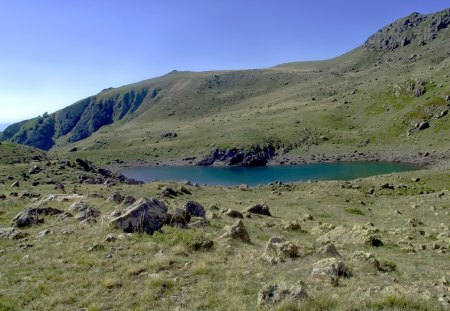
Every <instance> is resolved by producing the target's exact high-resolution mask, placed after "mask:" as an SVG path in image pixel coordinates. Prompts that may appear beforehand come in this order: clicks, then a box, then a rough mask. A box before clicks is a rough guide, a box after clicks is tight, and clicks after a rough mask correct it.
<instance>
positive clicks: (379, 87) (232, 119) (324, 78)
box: [0, 9, 450, 162]
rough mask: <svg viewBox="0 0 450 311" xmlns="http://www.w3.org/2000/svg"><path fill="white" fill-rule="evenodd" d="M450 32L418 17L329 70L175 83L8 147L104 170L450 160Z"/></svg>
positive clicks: (103, 95)
mask: <svg viewBox="0 0 450 311" xmlns="http://www.w3.org/2000/svg"><path fill="white" fill-rule="evenodd" d="M449 24H450V9H446V10H444V11H441V12H438V13H435V14H429V15H421V14H418V13H413V14H411V15H409V16H407V17H405V18H402V19H400V20H398V21H396V22H394V23H392V24H390V25H388V26H386V27H384V28H383V29H381V30H379V31H378V32H377V33H375V34H374V35H372V36H371V37H370V38H368V40H367V41H366V42H365V43H364V44H363V45H362V46H360V47H358V48H356V49H354V50H352V51H350V52H348V53H347V54H344V55H342V56H340V57H337V58H334V59H330V60H326V61H318V62H299V63H288V64H282V65H279V66H276V67H273V68H267V69H261V70H240V71H211V72H199V73H193V72H177V71H173V72H171V73H169V74H167V75H165V76H162V77H158V78H154V79H150V80H145V81H142V82H139V83H135V84H131V85H127V86H123V87H120V88H109V89H105V90H103V91H102V92H100V93H99V94H97V95H94V96H91V97H89V98H86V99H83V100H80V101H79V102H77V103H75V104H73V105H71V106H68V107H66V108H64V109H62V110H59V111H57V112H55V113H52V114H45V115H43V116H41V117H37V118H34V119H31V120H26V121H22V122H19V123H15V124H13V125H10V126H9V127H8V128H7V129H6V130H5V131H4V132H3V133H2V134H1V135H0V140H2V141H5V140H9V141H12V142H16V143H20V144H26V145H30V146H33V147H37V148H40V149H44V150H50V149H51V151H54V152H68V151H69V150H72V151H73V150H77V152H78V153H80V154H83V155H86V156H90V157H94V158H95V157H96V158H97V159H98V160H99V161H105V162H106V161H111V160H114V159H117V158H121V159H128V160H133V161H140V160H148V159H154V160H157V159H161V158H162V159H168V158H173V159H181V158H192V157H196V156H197V157H198V156H203V155H206V154H208V153H209V152H210V151H211V150H212V149H214V148H219V149H226V148H244V149H245V148H256V147H258V146H259V147H261V146H265V145H268V144H270V145H272V146H274V147H275V148H283V150H285V152H288V151H290V150H298V152H330V151H331V152H332V151H333V150H337V148H340V150H343V149H344V150H348V151H350V150H355V149H361V148H363V149H364V148H365V149H366V150H373V151H378V150H390V149H392V148H395V149H399V148H403V149H404V150H420V149H423V148H433V149H436V150H443V149H448V147H449V145H450V144H449V140H448V137H450V135H449V134H450V127H449V123H450V122H449V120H448V115H447V112H445V111H448V102H447V101H446V99H448V98H449V96H450V83H449V81H448V80H449V78H448V75H449V72H450V48H449V47H450V30H449ZM293 40H295V38H293ZM420 122H425V123H426V124H427V125H428V127H426V126H419V123H420ZM419 128H420V129H419ZM175 134H176V135H175Z"/></svg>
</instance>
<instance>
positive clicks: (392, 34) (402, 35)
mask: <svg viewBox="0 0 450 311" xmlns="http://www.w3.org/2000/svg"><path fill="white" fill-rule="evenodd" d="M449 25H450V9H446V10H443V11H441V12H438V13H435V14H429V15H422V14H419V13H413V14H411V15H409V16H407V17H405V18H402V19H400V20H398V21H396V22H394V23H392V24H390V25H389V26H387V27H384V28H382V29H380V30H379V31H378V32H377V33H375V34H374V35H372V36H371V37H369V39H368V40H367V41H366V42H365V44H364V47H365V48H366V49H368V50H370V51H378V52H380V51H393V50H395V49H397V48H400V47H404V46H407V45H409V44H413V43H414V44H416V45H426V44H428V43H430V42H431V41H433V40H434V39H436V38H437V37H438V35H439V33H440V32H442V31H443V30H445V29H447V28H448V26H449Z"/></svg>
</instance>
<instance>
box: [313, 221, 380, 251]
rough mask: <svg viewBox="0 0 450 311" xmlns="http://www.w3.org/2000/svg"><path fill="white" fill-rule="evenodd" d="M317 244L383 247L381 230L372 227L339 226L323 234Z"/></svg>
mask: <svg viewBox="0 0 450 311" xmlns="http://www.w3.org/2000/svg"><path fill="white" fill-rule="evenodd" d="M316 242H317V243H321V244H326V243H330V242H332V243H335V244H337V245H345V244H365V245H369V246H375V247H378V246H383V242H382V241H381V238H380V230H378V229H377V228H374V227H370V226H353V228H349V227H347V226H337V227H336V228H334V229H332V230H330V231H328V232H327V233H325V234H323V235H322V236H320V237H319V238H317V240H316Z"/></svg>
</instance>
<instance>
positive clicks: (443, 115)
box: [438, 109, 448, 118]
mask: <svg viewBox="0 0 450 311" xmlns="http://www.w3.org/2000/svg"><path fill="white" fill-rule="evenodd" d="M447 114H448V109H444V110H442V111H441V112H440V113H439V115H438V118H443V117H445V116H446V115H447Z"/></svg>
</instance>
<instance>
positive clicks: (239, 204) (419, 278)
mask: <svg viewBox="0 0 450 311" xmlns="http://www.w3.org/2000/svg"><path fill="white" fill-rule="evenodd" d="M13 152H14V154H15V156H17V155H21V157H22V158H23V159H24V160H23V161H21V163H15V164H8V161H7V160H6V161H2V163H1V164H0V172H1V173H0V179H1V180H2V181H3V183H0V194H1V193H3V194H6V195H7V197H8V198H7V199H6V200H0V227H7V226H9V224H10V221H11V219H12V218H13V217H14V215H15V214H16V213H17V212H19V211H20V210H21V209H23V208H24V207H25V206H27V205H28V204H29V203H31V201H30V199H21V198H20V194H21V193H22V192H23V191H26V190H29V191H33V192H38V193H40V194H41V196H44V195H46V194H49V193H55V191H56V190H54V189H53V187H52V186H51V185H41V186H39V187H34V186H32V184H31V183H32V182H33V181H34V180H41V181H42V180H45V179H47V178H52V179H54V180H55V181H63V182H64V183H65V185H66V190H67V192H68V193H78V194H82V195H89V194H91V195H90V196H89V197H88V198H87V199H86V202H87V203H89V204H90V205H92V206H94V207H96V208H98V209H99V210H100V211H101V212H102V217H103V218H104V217H106V215H107V214H108V213H110V212H112V211H114V210H117V209H122V207H119V206H118V205H116V204H115V203H113V202H106V201H105V198H106V197H108V196H109V195H110V194H111V193H113V192H115V191H118V192H120V193H122V194H126V195H133V196H135V197H137V198H138V197H142V196H147V197H156V198H160V199H162V200H164V201H166V203H167V204H168V205H169V206H170V207H171V208H173V207H177V206H181V205H182V204H183V203H184V202H186V201H187V200H192V199H194V200H197V201H198V202H200V203H201V204H203V205H204V206H205V207H207V211H208V218H209V219H210V225H209V226H207V227H205V228H201V229H190V230H186V229H175V228H171V227H164V228H163V230H162V231H163V233H162V234H159V233H157V234H154V235H153V236H149V235H146V234H143V235H139V234H132V235H129V236H126V235H123V234H121V232H120V231H119V230H117V229H112V228H109V227H108V226H107V225H106V223H107V220H106V219H105V221H103V220H100V221H99V222H97V223H94V224H90V225H89V224H85V225H80V224H79V223H78V222H77V221H76V220H75V219H73V218H70V219H68V220H65V221H57V220H56V219H54V218H52V217H46V219H45V222H44V223H43V224H41V225H39V226H34V227H31V228H28V229H24V230H23V231H25V232H27V233H28V234H29V238H28V240H26V241H17V240H8V239H1V238H0V260H1V262H2V264H1V265H0V280H1V282H0V310H15V309H33V310H36V309H39V310H67V309H76V308H88V309H89V310H104V309H135V310H148V309H152V310H168V309H177V308H178V309H180V310H194V309H200V310H255V309H258V307H257V305H256V302H257V293H258V291H259V290H260V289H261V288H262V287H263V286H264V285H265V284H272V283H279V282H286V283H287V284H300V283H301V282H304V283H305V284H306V285H307V288H308V291H309V292H310V294H311V296H312V297H313V298H311V299H310V300H308V301H306V302H301V303H300V304H296V303H293V302H289V301H286V302H284V303H282V304H281V305H278V306H277V307H276V308H278V309H279V310H310V309H312V308H315V309H316V310H329V309H335V310H364V309H377V310H383V309H386V310H392V309H397V310H411V309H427V310H440V309H441V308H440V303H439V302H438V300H437V299H438V295H442V293H444V292H445V290H444V291H443V289H442V288H443V287H442V286H440V285H435V284H439V282H438V281H439V280H440V279H441V278H442V277H443V276H444V277H447V279H448V278H450V275H449V271H450V265H449V263H450V260H449V259H450V257H449V256H450V255H449V253H448V248H450V240H449V239H448V236H447V238H443V237H438V236H439V234H441V233H446V234H448V233H449V231H448V230H449V229H448V224H449V221H450V218H449V214H448V212H449V208H450V199H449V198H450V197H449V194H448V189H449V187H450V178H449V177H450V171H449V170H448V169H447V170H441V171H432V170H427V171H420V172H412V173H402V174H393V175H385V176H378V177H371V178H367V179H361V180H355V181H352V182H350V183H347V182H339V181H334V182H318V183H299V184H290V185H288V186H273V187H269V186H261V187H258V188H251V189H248V190H245V191H242V190H239V189H238V188H237V187H202V188H195V187H189V186H188V188H189V190H190V191H191V192H192V195H183V196H178V197H176V198H173V199H167V198H163V197H161V195H160V191H161V190H160V189H161V187H162V186H164V185H165V184H163V183H151V184H146V185H143V186H126V185H118V186H112V187H108V186H105V185H90V186H89V185H82V184H78V183H77V182H76V175H77V173H76V171H73V170H68V169H65V170H61V169H59V161H57V160H55V159H52V158H50V159H48V161H46V162H44V163H47V162H48V163H49V164H48V165H42V164H43V163H41V164H39V165H41V166H43V167H44V171H43V172H41V173H39V174H37V175H32V176H31V178H30V179H28V180H23V178H22V177H21V176H22V173H26V172H27V171H28V169H29V168H30V167H32V166H34V165H35V164H36V163H35V162H33V161H30V160H29V159H30V158H31V155H32V154H35V150H33V149H28V148H26V149H25V148H24V147H20V146H13V145H0V159H7V156H6V155H7V154H12V153H13ZM8 176H12V177H13V180H8V179H7V177H8ZM417 176H420V178H421V181H420V182H413V181H412V180H411V178H412V177H417ZM14 180H19V181H20V183H21V186H20V188H18V189H17V188H16V190H14V191H17V192H18V193H19V198H14V197H12V196H10V195H9V193H10V192H11V188H10V183H12V181H14ZM384 182H390V183H393V184H394V185H396V186H398V185H400V184H404V185H407V189H405V188H396V190H380V187H379V185H380V184H382V183H384ZM169 186H172V187H174V188H177V187H179V185H177V184H169ZM370 188H374V189H375V195H368V194H367V190H368V189H370ZM278 192H279V193H280V194H278ZM94 193H95V194H97V195H96V196H93V195H92V194H94ZM421 193H422V194H421ZM440 193H444V195H442V196H438V194H440ZM261 202H266V203H267V204H268V205H269V206H270V210H271V212H272V214H273V215H274V217H272V218H267V217H257V216H254V217H252V218H251V219H248V218H246V219H245V220H244V222H245V225H246V226H247V229H248V231H249V233H250V237H251V239H252V243H251V244H250V245H245V244H241V243H238V242H236V243H229V242H226V241H224V240H223V239H221V238H220V235H221V234H222V233H224V232H225V226H226V225H229V224H231V223H233V220H232V219H230V218H229V217H227V216H224V215H221V218H220V219H211V218H210V216H211V213H212V212H214V210H212V209H210V208H209V206H212V205H216V206H218V207H219V209H227V208H231V209H236V210H243V209H244V208H245V207H247V206H249V205H251V204H254V203H261ZM361 202H363V203H364V205H363V204H362V203H361ZM70 204H72V202H70V201H69V202H62V203H57V202H55V203H50V206H51V207H55V208H60V209H64V210H65V209H67V208H68V206H70ZM412 207H414V208H412ZM396 211H399V212H400V213H398V212H396ZM216 213H218V214H219V215H220V210H219V211H217V212H216ZM305 213H308V214H310V215H312V216H313V217H314V220H313V221H302V217H303V215H304V214H305ZM411 217H414V218H416V219H419V220H421V221H422V222H423V223H424V225H423V226H420V227H419V228H418V229H413V228H411V227H408V225H407V221H408V219H409V218H411ZM286 220H289V221H292V220H296V221H298V222H299V223H300V224H301V226H302V230H299V231H285V230H283V229H281V228H280V226H279V225H280V224H282V223H283V221H286ZM319 221H321V222H323V223H329V224H334V225H336V226H337V225H342V224H346V225H349V226H350V227H352V226H353V225H362V224H367V223H368V222H372V223H373V224H374V225H375V227H376V228H379V229H380V231H381V236H382V240H383V242H384V243H385V246H384V247H379V248H373V247H370V246H365V245H362V244H357V243H356V244H353V243H349V244H343V245H341V246H338V250H339V252H340V253H341V254H342V256H343V257H344V260H345V262H346V264H347V265H348V266H349V267H350V268H351V269H352V270H353V277H351V278H347V279H342V280H341V281H340V286H339V287H335V288H330V287H327V286H320V285H313V284H311V283H310V282H309V274H310V272H311V269H312V263H313V262H314V261H315V260H316V259H315V257H314V256H311V255H308V253H310V252H311V251H312V250H314V249H315V248H317V247H319V244H318V243H316V242H315V240H316V238H317V237H318V236H319V235H320V233H317V232H316V231H315V230H313V229H314V228H315V227H317V226H318V225H319ZM446 226H447V227H446ZM45 229H50V230H53V232H54V234H51V235H48V236H44V237H42V238H37V237H36V235H37V234H38V233H39V232H41V231H43V230H45ZM420 230H423V231H424V232H423V233H422V234H421V233H420ZM108 234H113V235H114V236H116V237H121V238H119V240H117V241H116V242H104V241H103V240H104V239H105V237H106V236H107V235H108ZM275 235H276V236H283V237H285V238H287V239H289V240H291V241H292V242H294V243H295V244H296V245H298V246H299V248H300V254H301V255H302V256H301V257H300V258H296V259H293V260H288V261H287V262H285V263H281V264H278V265H275V266H273V265H269V264H268V263H266V262H265V261H264V260H261V259H260V258H261V255H262V253H263V252H264V249H265V244H266V242H267V241H268V240H269V238H270V237H271V236H275ZM205 239H206V240H213V241H214V245H215V246H214V249H213V250H210V251H206V252H202V251H194V250H192V249H191V248H190V245H191V244H192V242H195V241H202V240H205ZM401 241H406V242H407V243H411V245H412V247H413V248H414V249H416V252H417V253H408V252H406V251H405V250H404V249H403V246H404V245H405V244H401ZM96 243H100V244H102V245H103V246H104V248H102V249H100V250H98V251H94V252H89V251H88V249H89V247H90V246H91V245H93V244H96ZM433 243H435V244H438V245H440V246H443V247H446V248H447V252H441V251H439V250H432V249H430V246H431V245H432V244H433ZM421 244H424V245H426V246H427V249H426V250H421V249H419V245H421ZM25 245H31V246H30V247H25ZM356 250H362V251H365V252H371V253H373V254H374V255H375V257H376V258H377V259H379V260H380V261H381V262H384V261H387V262H391V263H395V264H396V266H397V269H396V271H395V272H390V273H382V272H376V271H374V270H372V269H370V268H368V267H365V266H362V267H361V266H358V265H356V263H354V262H352V261H350V259H349V258H350V257H351V254H352V253H353V251H356ZM447 295H448V292H447ZM349 302H351V303H349ZM274 308H275V307H274ZM260 309H261V310H264V308H260Z"/></svg>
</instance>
